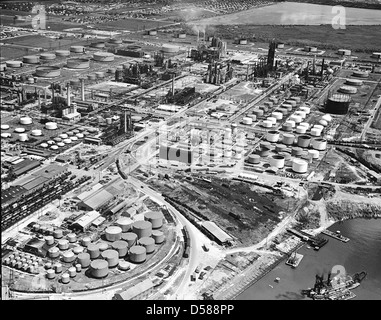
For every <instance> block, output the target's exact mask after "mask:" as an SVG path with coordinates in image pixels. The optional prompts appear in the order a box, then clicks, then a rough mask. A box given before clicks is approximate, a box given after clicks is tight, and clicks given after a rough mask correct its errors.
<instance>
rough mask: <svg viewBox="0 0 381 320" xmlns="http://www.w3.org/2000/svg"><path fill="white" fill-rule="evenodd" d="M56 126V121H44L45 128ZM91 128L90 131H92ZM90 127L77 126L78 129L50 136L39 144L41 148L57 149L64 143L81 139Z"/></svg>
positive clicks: (51, 128) (87, 133)
mask: <svg viewBox="0 0 381 320" xmlns="http://www.w3.org/2000/svg"><path fill="white" fill-rule="evenodd" d="M57 128H58V126H57V123H56V122H47V123H45V129H46V130H56V129H57ZM94 130H96V129H93V130H91V131H94ZM33 131H36V132H37V131H41V130H33ZM89 131H90V129H86V128H84V127H79V128H78V129H74V130H70V131H67V132H66V133H61V134H59V135H58V136H57V137H54V138H52V139H51V140H48V141H46V142H43V143H41V144H40V145H39V146H40V147H41V148H48V147H50V149H52V150H57V149H59V148H62V147H64V146H65V145H68V144H72V143H76V142H77V141H79V140H81V139H83V138H84V137H85V136H87V135H89V134H90V132H89Z"/></svg>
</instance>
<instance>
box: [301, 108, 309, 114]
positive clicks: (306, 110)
mask: <svg viewBox="0 0 381 320" xmlns="http://www.w3.org/2000/svg"><path fill="white" fill-rule="evenodd" d="M300 110H301V111H303V112H305V113H306V114H310V113H311V108H310V107H300Z"/></svg>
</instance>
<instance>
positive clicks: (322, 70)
mask: <svg viewBox="0 0 381 320" xmlns="http://www.w3.org/2000/svg"><path fill="white" fill-rule="evenodd" d="M323 72H324V58H323V61H322V62H321V73H320V80H322V81H323Z"/></svg>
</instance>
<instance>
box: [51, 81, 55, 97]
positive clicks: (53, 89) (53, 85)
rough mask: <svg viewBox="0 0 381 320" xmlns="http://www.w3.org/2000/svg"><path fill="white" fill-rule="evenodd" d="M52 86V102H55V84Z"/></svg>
mask: <svg viewBox="0 0 381 320" xmlns="http://www.w3.org/2000/svg"><path fill="white" fill-rule="evenodd" d="M51 86H52V102H54V82H52V84H51Z"/></svg>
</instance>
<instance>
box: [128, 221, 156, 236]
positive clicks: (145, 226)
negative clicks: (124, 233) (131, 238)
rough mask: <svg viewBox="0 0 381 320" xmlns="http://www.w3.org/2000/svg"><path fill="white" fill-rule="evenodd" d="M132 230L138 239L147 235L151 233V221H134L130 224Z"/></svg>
mask: <svg viewBox="0 0 381 320" xmlns="http://www.w3.org/2000/svg"><path fill="white" fill-rule="evenodd" d="M132 232H134V233H136V235H137V236H138V239H140V238H142V237H149V236H151V234H152V223H151V222H149V221H135V222H134V223H133V225H132Z"/></svg>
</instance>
